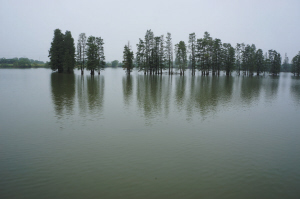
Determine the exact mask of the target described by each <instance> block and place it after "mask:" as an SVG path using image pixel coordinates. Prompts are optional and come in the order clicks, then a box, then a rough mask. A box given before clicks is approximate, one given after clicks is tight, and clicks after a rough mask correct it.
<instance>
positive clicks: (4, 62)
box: [0, 57, 49, 68]
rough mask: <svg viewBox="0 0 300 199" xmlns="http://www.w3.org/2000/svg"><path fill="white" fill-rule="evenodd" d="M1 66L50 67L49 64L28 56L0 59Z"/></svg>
mask: <svg viewBox="0 0 300 199" xmlns="http://www.w3.org/2000/svg"><path fill="white" fill-rule="evenodd" d="M0 68H49V64H47V63H44V62H43V61H38V60H33V59H28V58H23V57H21V58H13V59H6V58H4V57H3V58H1V59H0Z"/></svg>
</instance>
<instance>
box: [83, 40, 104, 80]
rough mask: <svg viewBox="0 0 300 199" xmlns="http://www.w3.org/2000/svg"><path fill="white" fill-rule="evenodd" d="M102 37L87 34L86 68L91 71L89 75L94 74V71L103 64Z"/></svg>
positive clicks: (99, 68) (101, 67) (102, 66)
mask: <svg viewBox="0 0 300 199" xmlns="http://www.w3.org/2000/svg"><path fill="white" fill-rule="evenodd" d="M103 44H104V43H103V39H101V37H94V36H89V37H88V40H87V43H86V45H87V50H86V55H87V69H88V70H90V71H91V75H94V73H95V71H96V70H98V73H99V74H100V70H102V69H103V68H104V66H105V62H104V60H105V57H104V50H103Z"/></svg>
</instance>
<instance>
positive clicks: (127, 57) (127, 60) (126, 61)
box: [123, 42, 134, 74]
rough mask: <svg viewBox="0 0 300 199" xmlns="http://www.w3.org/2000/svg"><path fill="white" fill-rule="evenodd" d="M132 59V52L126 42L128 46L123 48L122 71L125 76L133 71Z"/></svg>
mask: <svg viewBox="0 0 300 199" xmlns="http://www.w3.org/2000/svg"><path fill="white" fill-rule="evenodd" d="M133 58H134V56H133V52H132V51H131V50H130V45H129V42H128V45H125V46H124V51H123V69H124V70H126V73H127V74H130V72H131V71H132V69H133Z"/></svg>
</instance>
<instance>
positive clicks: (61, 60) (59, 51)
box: [48, 29, 75, 73]
mask: <svg viewBox="0 0 300 199" xmlns="http://www.w3.org/2000/svg"><path fill="white" fill-rule="evenodd" d="M48 57H49V58H50V62H49V65H50V67H51V69H52V70H54V71H56V70H57V71H58V72H59V73H61V72H72V71H73V69H74V67H75V45H74V39H73V37H72V34H71V32H70V31H66V33H65V34H63V33H62V32H61V30H60V29H55V30H54V37H53V41H52V42H51V47H50V50H49V56H48Z"/></svg>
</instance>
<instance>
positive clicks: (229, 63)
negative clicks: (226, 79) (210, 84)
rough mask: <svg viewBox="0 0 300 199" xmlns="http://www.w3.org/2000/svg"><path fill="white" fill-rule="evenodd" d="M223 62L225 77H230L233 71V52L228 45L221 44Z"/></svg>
mask: <svg viewBox="0 0 300 199" xmlns="http://www.w3.org/2000/svg"><path fill="white" fill-rule="evenodd" d="M223 47H224V49H223V62H224V70H225V72H226V75H230V74H231V72H232V71H233V69H234V63H235V50H234V48H233V47H232V46H231V45H230V44H229V43H224V44H223Z"/></svg>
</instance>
